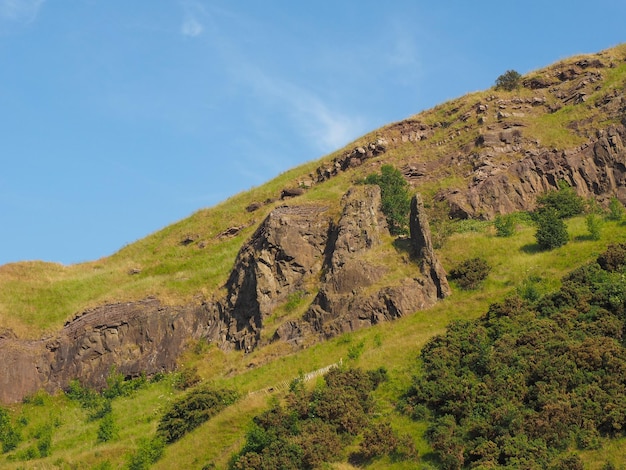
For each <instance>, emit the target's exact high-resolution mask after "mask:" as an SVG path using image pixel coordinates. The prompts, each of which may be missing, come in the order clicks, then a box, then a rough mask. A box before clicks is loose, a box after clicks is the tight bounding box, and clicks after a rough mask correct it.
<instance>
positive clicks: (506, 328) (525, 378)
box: [401, 247, 626, 469]
mask: <svg viewBox="0 0 626 470" xmlns="http://www.w3.org/2000/svg"><path fill="white" fill-rule="evenodd" d="M614 249H615V248H614ZM625 249H626V248H624V247H621V248H620V249H619V250H618V251H619V253H616V254H615V255H610V254H608V253H604V254H603V255H601V256H600V258H599V259H609V260H611V259H612V258H613V257H615V258H617V261H616V262H615V263H613V262H611V261H608V262H607V263H605V264H606V267H611V268H612V267H614V266H621V263H622V260H623V256H624V253H623V251H624V250H625ZM609 251H610V250H607V252H609ZM625 331H626V278H624V277H623V275H622V273H621V272H620V271H618V272H612V271H608V270H606V269H603V268H602V267H601V265H600V264H599V263H590V264H588V265H586V266H583V267H581V268H578V269H576V270H574V271H572V272H571V273H570V274H569V275H568V276H566V277H564V278H563V280H562V283H561V288H560V289H559V290H558V291H556V292H553V293H549V294H547V295H544V296H543V297H541V299H539V300H538V301H537V302H535V303H533V304H530V303H528V302H525V301H524V300H523V299H521V298H519V297H517V296H513V297H509V298H507V299H505V300H504V301H503V302H500V303H497V304H493V305H492V306H490V307H489V310H488V312H487V314H486V315H485V316H484V317H482V318H480V319H478V320H476V321H454V322H452V323H451V324H450V325H449V326H448V328H447V330H446V333H445V334H444V335H441V336H437V337H434V338H433V339H431V340H430V341H429V342H428V343H427V344H426V345H425V346H424V348H423V349H422V352H421V364H420V374H418V375H417V376H416V378H415V381H414V384H413V386H412V387H411V388H410V389H409V390H408V391H407V393H406V395H405V396H404V398H403V400H402V406H401V409H404V410H406V412H407V413H409V414H411V415H412V416H413V417H414V418H416V419H427V420H429V421H430V426H429V429H428V432H427V438H428V440H429V442H430V444H431V446H432V448H433V449H434V450H435V451H436V452H437V455H438V458H439V460H440V461H441V463H442V466H443V468H494V467H500V466H501V467H503V468H554V469H561V468H582V466H581V461H580V459H579V458H578V457H577V456H575V455H571V454H567V452H568V450H569V449H572V448H573V447H578V448H581V449H597V448H599V447H600V446H601V444H602V438H603V437H611V436H622V435H623V430H624V429H626V402H625V401H624V398H623V397H624V396H625V394H626V382H625V381H624V379H623V377H625V376H626V347H625V346H624V332H625ZM425 408H426V409H427V411H425Z"/></svg>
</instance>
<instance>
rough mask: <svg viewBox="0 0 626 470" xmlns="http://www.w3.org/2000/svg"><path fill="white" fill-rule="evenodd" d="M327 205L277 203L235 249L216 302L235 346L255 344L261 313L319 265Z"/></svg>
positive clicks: (299, 285) (266, 312)
mask: <svg viewBox="0 0 626 470" xmlns="http://www.w3.org/2000/svg"><path fill="white" fill-rule="evenodd" d="M326 210H327V208H325V207H319V206H305V205H300V206H282V207H278V208H276V209H275V210H273V211H272V212H271V213H270V214H269V216H268V217H267V218H266V219H265V220H264V221H263V222H262V223H261V225H260V226H259V228H258V229H257V230H256V232H255V233H254V235H252V237H251V239H250V240H249V241H248V242H247V243H246V244H245V245H244V246H243V247H242V248H241V250H240V251H239V254H238V256H237V259H236V261H235V265H234V268H233V270H232V272H231V275H230V277H229V279H228V281H227V283H226V290H227V295H226V298H225V299H224V300H222V301H221V302H220V304H221V305H222V310H223V312H224V314H223V320H224V322H226V323H227V324H228V334H227V340H228V341H231V342H233V343H234V344H235V345H236V346H237V347H238V348H240V349H243V350H250V349H251V348H252V347H254V346H255V345H256V343H257V342H258V340H259V338H260V334H261V328H262V326H263V319H264V318H265V317H267V316H269V315H270V314H271V313H272V311H273V309H274V308H275V307H276V306H278V305H279V304H280V303H281V302H284V301H285V300H286V299H287V296H288V295H289V294H290V293H293V292H295V291H297V290H299V289H301V288H302V285H303V284H304V282H305V281H306V279H307V278H310V277H311V276H313V275H315V274H317V273H318V272H319V271H320V270H321V268H322V264H323V260H324V250H325V247H326V240H327V238H328V226H329V219H328V217H325V216H324V212H325V211H326Z"/></svg>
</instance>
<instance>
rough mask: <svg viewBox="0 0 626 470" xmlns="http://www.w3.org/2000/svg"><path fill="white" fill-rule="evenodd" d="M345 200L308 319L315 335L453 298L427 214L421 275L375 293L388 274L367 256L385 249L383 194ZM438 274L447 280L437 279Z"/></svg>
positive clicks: (366, 192)
mask: <svg viewBox="0 0 626 470" xmlns="http://www.w3.org/2000/svg"><path fill="white" fill-rule="evenodd" d="M344 199H345V204H344V212H343V214H342V217H341V219H340V220H339V223H338V225H337V227H336V228H335V229H334V231H333V233H334V236H335V237H336V240H335V242H334V243H332V242H331V243H332V244H331V247H330V250H329V251H330V252H331V253H332V254H331V255H330V256H327V263H326V265H325V272H326V275H325V277H324V279H323V281H322V285H321V287H320V290H319V293H318V295H317V296H316V298H315V299H314V301H313V302H312V304H311V306H310V308H309V309H308V311H307V312H306V314H305V315H304V317H303V320H304V321H305V322H306V323H308V324H309V325H310V327H311V329H312V330H313V331H315V332H317V333H318V334H321V335H322V336H323V337H326V338H328V337H332V336H334V335H337V334H340V333H343V332H346V331H353V330H357V329H360V328H363V327H366V326H370V325H373V324H376V323H379V322H381V321H385V320H391V319H394V318H397V317H401V316H404V315H408V314H410V313H413V312H415V311H417V310H420V309H423V308H426V307H429V306H432V305H433V304H434V303H435V302H436V301H437V299H438V298H440V297H443V296H444V295H447V293H449V288H448V287H447V281H446V280H445V273H443V269H439V268H440V265H439V264H438V261H436V256H435V253H434V250H432V243H430V232H429V229H428V224H427V222H425V215H423V214H422V216H421V217H422V218H421V221H422V225H421V228H423V230H422V229H418V231H419V233H420V234H421V235H418V234H416V235H415V236H416V239H417V238H419V237H420V236H421V237H422V244H423V247H422V248H421V249H420V250H419V253H418V256H419V257H420V258H419V262H420V267H421V274H422V276H421V277H416V278H415V279H404V280H402V281H400V283H399V284H398V285H390V286H387V287H384V288H382V289H374V290H372V289H371V287H372V286H374V285H375V284H376V283H377V282H378V281H379V280H380V279H381V278H382V276H383V275H384V274H385V272H386V268H385V267H383V266H380V265H376V264H374V263H373V262H371V261H365V259H366V258H367V256H365V255H366V254H367V253H368V252H370V251H371V250H374V249H376V247H377V246H379V245H380V243H381V235H382V234H383V233H384V232H387V225H386V222H385V219H384V217H383V214H382V212H381V211H380V190H379V189H378V187H376V186H366V187H364V188H353V189H352V190H351V191H350V192H349V193H348V194H346V196H345V197H344ZM416 217H417V216H416ZM429 249H430V250H429ZM422 256H425V258H422ZM433 272H437V275H440V274H442V278H439V279H438V280H435V279H433V277H432V273H433ZM443 292H445V294H443ZM440 293H441V295H440Z"/></svg>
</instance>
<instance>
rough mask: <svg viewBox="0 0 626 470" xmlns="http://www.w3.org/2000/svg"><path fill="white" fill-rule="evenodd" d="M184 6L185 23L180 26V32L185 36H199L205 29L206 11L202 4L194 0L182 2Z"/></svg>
mask: <svg viewBox="0 0 626 470" xmlns="http://www.w3.org/2000/svg"><path fill="white" fill-rule="evenodd" d="M182 7H183V23H182V25H181V27H180V33H181V34H182V35H183V36H188V37H192V38H195V37H198V36H200V35H201V34H202V32H203V31H204V25H203V24H202V20H203V19H204V17H206V11H205V9H204V7H203V5H202V4H200V3H199V2H197V1H193V0H186V1H184V2H182Z"/></svg>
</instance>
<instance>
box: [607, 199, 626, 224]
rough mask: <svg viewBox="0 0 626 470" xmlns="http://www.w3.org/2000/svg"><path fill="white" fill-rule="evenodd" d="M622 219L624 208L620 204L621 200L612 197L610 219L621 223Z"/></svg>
mask: <svg viewBox="0 0 626 470" xmlns="http://www.w3.org/2000/svg"><path fill="white" fill-rule="evenodd" d="M622 217H624V206H623V205H622V203H621V202H619V199H617V198H616V197H612V198H611V201H610V202H609V215H608V219H609V220H617V221H620V220H622Z"/></svg>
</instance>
